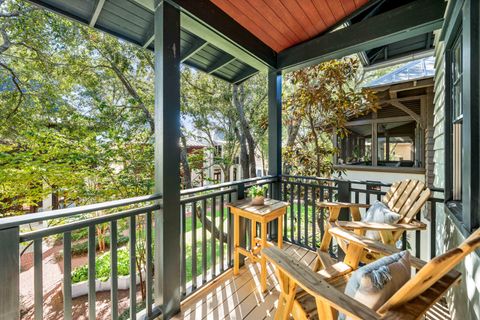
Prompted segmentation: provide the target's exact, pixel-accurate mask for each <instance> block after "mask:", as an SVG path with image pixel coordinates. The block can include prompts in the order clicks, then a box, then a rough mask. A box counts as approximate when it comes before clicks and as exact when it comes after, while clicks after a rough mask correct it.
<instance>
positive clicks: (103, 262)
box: [71, 247, 130, 283]
mask: <svg viewBox="0 0 480 320" xmlns="http://www.w3.org/2000/svg"><path fill="white" fill-rule="evenodd" d="M117 254H118V259H117V267H118V275H119V276H127V275H129V274H130V257H129V252H128V248H126V247H123V248H120V249H118V251H117ZM110 271H111V260H110V252H105V253H104V254H102V255H100V256H98V257H97V258H96V259H95V278H96V279H99V280H101V281H107V280H108V279H109V278H110ZM71 277H72V283H79V282H82V281H86V280H88V265H84V266H81V267H78V268H75V270H73V271H72V275H71Z"/></svg>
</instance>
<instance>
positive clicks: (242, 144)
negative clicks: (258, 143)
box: [235, 127, 250, 179]
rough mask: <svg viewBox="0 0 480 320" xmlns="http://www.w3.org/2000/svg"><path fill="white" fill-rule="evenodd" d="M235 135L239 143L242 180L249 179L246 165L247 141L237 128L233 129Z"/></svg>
mask: <svg viewBox="0 0 480 320" xmlns="http://www.w3.org/2000/svg"><path fill="white" fill-rule="evenodd" d="M235 135H236V136H237V138H238V141H240V167H241V168H242V174H241V177H242V179H248V178H250V171H249V164H248V154H247V141H246V140H245V138H244V137H243V135H242V134H241V133H240V131H239V130H238V128H237V127H235Z"/></svg>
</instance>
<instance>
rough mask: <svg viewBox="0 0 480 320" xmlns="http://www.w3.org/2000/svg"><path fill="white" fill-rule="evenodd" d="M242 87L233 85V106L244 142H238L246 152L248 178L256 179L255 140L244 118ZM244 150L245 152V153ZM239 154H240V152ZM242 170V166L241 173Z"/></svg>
mask: <svg viewBox="0 0 480 320" xmlns="http://www.w3.org/2000/svg"><path fill="white" fill-rule="evenodd" d="M242 93H243V86H242V85H233V104H234V105H235V108H236V109H237V112H238V118H239V120H240V130H241V136H242V137H243V139H244V140H245V142H243V143H242V141H241V142H240V144H241V147H243V146H245V147H246V149H247V150H248V152H247V155H246V156H247V157H248V166H247V168H246V169H247V171H246V172H249V175H248V176H249V177H251V178H253V177H256V175H257V174H256V171H257V170H256V169H257V168H256V163H255V140H254V139H253V136H252V133H251V132H250V126H249V125H248V122H247V119H246V117H245V107H244V103H243V99H242V96H243V94H242ZM247 150H245V151H247ZM240 151H241V150H240ZM240 153H241V152H240ZM243 170H244V168H243V165H242V171H243Z"/></svg>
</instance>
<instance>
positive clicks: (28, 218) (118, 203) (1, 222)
mask: <svg viewBox="0 0 480 320" xmlns="http://www.w3.org/2000/svg"><path fill="white" fill-rule="evenodd" d="M279 178H287V179H288V178H290V179H305V180H315V181H320V182H334V183H338V182H345V181H346V182H350V183H352V184H363V185H375V186H385V187H389V186H390V185H391V184H387V183H377V182H373V181H358V180H342V179H331V178H321V177H312V176H310V177H309V176H292V175H281V176H271V175H270V176H264V177H255V178H250V179H245V180H239V181H233V182H226V183H220V184H215V185H209V186H204V187H198V188H192V189H187V190H181V192H180V196H181V197H186V196H192V195H194V194H197V193H199V192H207V191H212V190H218V189H222V188H231V187H236V186H238V185H240V184H248V183H255V182H261V181H266V182H267V183H268V182H274V181H277V179H279ZM353 190H355V189H353ZM430 190H431V191H433V192H444V190H443V189H440V188H430ZM370 192H371V193H375V191H374V190H370ZM161 198H162V196H161V195H160V194H153V195H146V196H140V197H133V198H128V199H121V200H113V201H107V202H103V203H96V204H91V205H85V206H80V207H74V208H65V209H60V210H50V211H45V212H39V213H35V214H27V215H23V216H14V217H7V218H2V219H0V230H2V229H8V228H12V227H18V226H21V225H25V224H29V223H35V222H41V221H46V220H52V219H58V218H65V217H70V216H75V215H80V214H86V213H91V212H95V211H101V210H107V209H113V208H119V207H125V206H129V205H132V204H137V203H142V202H150V201H154V200H159V199H161ZM187 199H188V198H186V199H182V200H183V202H184V203H185V201H187V202H188V200H187ZM434 200H437V199H434Z"/></svg>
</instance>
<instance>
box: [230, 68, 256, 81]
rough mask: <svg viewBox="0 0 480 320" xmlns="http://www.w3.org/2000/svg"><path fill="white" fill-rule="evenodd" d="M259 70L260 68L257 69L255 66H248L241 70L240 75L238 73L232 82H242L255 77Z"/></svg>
mask: <svg viewBox="0 0 480 320" xmlns="http://www.w3.org/2000/svg"><path fill="white" fill-rule="evenodd" d="M257 72H258V70H255V69H253V68H247V69H246V70H244V71H241V72H240V73H239V74H238V75H236V76H235V78H233V79H232V80H230V82H231V83H233V84H240V83H241V82H243V81H245V80H247V79H248V78H250V77H253V76H254V75H255V74H257Z"/></svg>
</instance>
